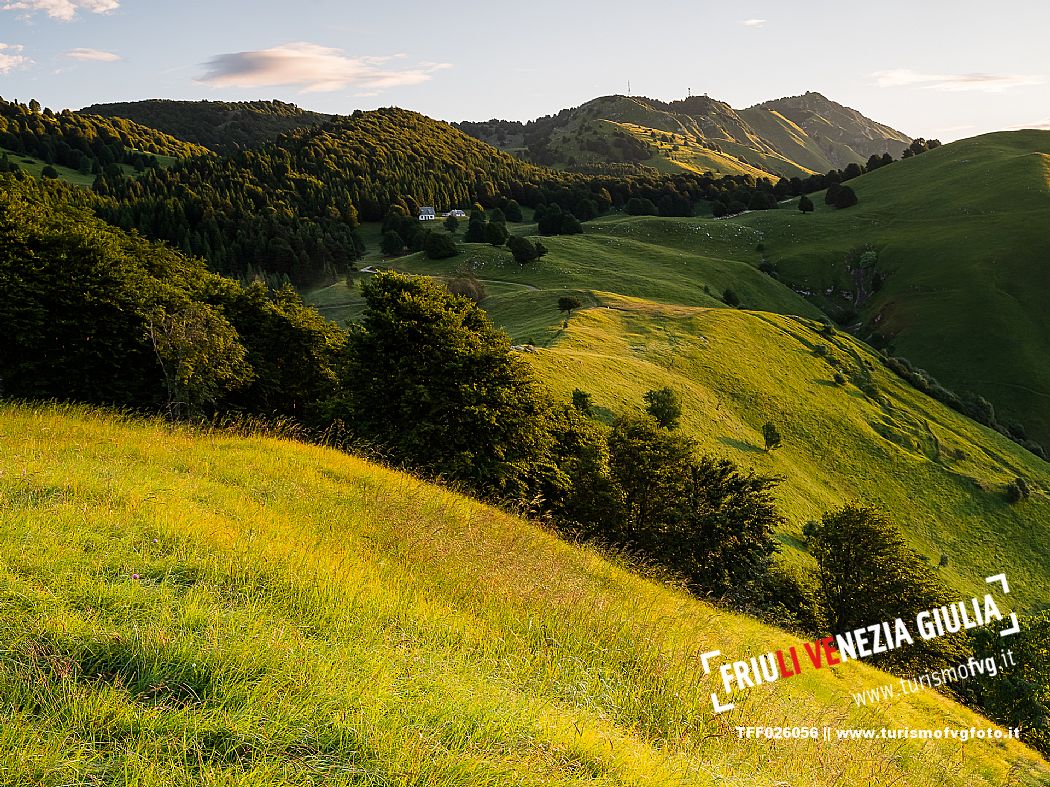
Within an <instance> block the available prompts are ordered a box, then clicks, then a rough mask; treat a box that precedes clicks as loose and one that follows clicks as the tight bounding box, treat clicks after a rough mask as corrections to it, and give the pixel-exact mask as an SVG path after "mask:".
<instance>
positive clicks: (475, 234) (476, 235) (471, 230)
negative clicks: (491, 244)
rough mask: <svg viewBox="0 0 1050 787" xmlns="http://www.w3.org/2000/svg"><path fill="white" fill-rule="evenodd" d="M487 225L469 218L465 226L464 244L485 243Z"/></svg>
mask: <svg viewBox="0 0 1050 787" xmlns="http://www.w3.org/2000/svg"><path fill="white" fill-rule="evenodd" d="M487 226H488V224H487V223H486V222H485V221H483V220H481V219H476V218H474V217H471V219H470V223H469V224H467V232H466V234H465V235H464V236H463V242H464V243H485V242H486V241H485V228H486V227H487Z"/></svg>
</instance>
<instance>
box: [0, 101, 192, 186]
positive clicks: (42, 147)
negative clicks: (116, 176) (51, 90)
mask: <svg viewBox="0 0 1050 787" xmlns="http://www.w3.org/2000/svg"><path fill="white" fill-rule="evenodd" d="M0 148H5V149H6V150H9V151H11V152H12V153H21V154H25V155H29V156H33V157H35V158H38V159H42V160H43V161H45V162H46V163H48V164H61V165H63V166H66V167H70V168H71V169H75V170H78V171H80V172H81V173H83V174H96V175H97V174H99V173H101V172H103V171H104V170H105V168H106V167H107V165H112V164H130V165H133V166H136V168H139V169H141V168H143V167H145V166H148V165H150V164H152V165H153V166H156V161H155V160H153V161H152V162H151V158H152V157H153V156H156V155H160V156H173V157H178V158H181V157H186V156H195V155H200V154H202V153H206V152H207V151H206V150H205V149H204V148H202V147H200V146H198V145H193V144H191V143H189V142H184V141H182V140H179V139H175V138H174V137H171V136H169V135H167V134H165V133H163V132H161V131H157V130H156V129H154V128H148V127H146V126H141V125H139V124H138V123H134V122H132V121H130V120H126V119H124V118H102V117H97V116H94V115H84V114H80V113H77V112H70V111H69V110H68V109H65V110H62V111H61V112H57V113H56V112H52V111H51V110H50V109H48V108H46V107H44V108H41V106H40V103H39V102H37V101H36V100H32V101H30V102H29V103H28V104H21V103H18V102H17V101H5V100H3V99H2V98H0ZM111 171H112V170H111Z"/></svg>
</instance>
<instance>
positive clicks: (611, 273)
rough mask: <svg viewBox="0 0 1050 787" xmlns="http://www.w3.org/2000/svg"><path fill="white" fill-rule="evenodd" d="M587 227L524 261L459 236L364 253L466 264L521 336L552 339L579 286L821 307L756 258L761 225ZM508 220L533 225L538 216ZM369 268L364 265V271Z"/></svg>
mask: <svg viewBox="0 0 1050 787" xmlns="http://www.w3.org/2000/svg"><path fill="white" fill-rule="evenodd" d="M584 226H585V232H584V234H583V235H574V236H563V237H553V238H542V239H541V240H542V242H543V244H544V245H545V246H547V247H548V249H549V252H548V254H547V255H546V256H544V257H543V258H541V259H540V260H538V261H536V262H533V263H529V264H527V265H524V266H522V265H519V264H518V263H516V262H515V261H514V258H513V257H512V256H511V254H510V252H509V251H507V250H506V249H496V248H494V247H492V246H489V245H487V244H483V243H461V244H460V253H459V254H458V255H457V256H455V257H452V258H450V259H447V260H436V261H435V260H428V259H426V257H425V256H424V255H423V254H411V255H407V256H405V257H400V258H397V259H392V260H385V261H382V262H380V261H379V260H368V262H369V263H376V264H382V265H383V266H386V267H394V268H397V269H399V270H404V271H407V272H409V273H419V274H425V275H431V276H438V277H442V278H448V277H449V276H453V275H455V274H457V273H462V272H469V273H471V274H472V275H474V276H476V277H477V278H478V279H480V280H481V281H482V282H483V283H484V284H485V287H486V293H487V295H488V296H489V297H488V298H487V299H486V300H485V301H483V302H482V306H483V307H484V308H485V309H486V310H487V311H488V312H489V313H490V314H491V315H492V317H493V319H494V320H495V321H496V322H497V323H498V324H499V325H500V326H501V327H503V328H504V329H505V330H506V331H507V332H508V333H510V335H511V337H512V338H513V339H515V340H516V341H527V340H529V339H534V340H535V341H536V343H539V344H546V343H547V342H548V341H550V339H551V338H552V337H554V336H555V335H556V333H557V331H558V330H559V329H560V326H561V323H562V318H563V315H561V314H559V312H558V306H557V303H558V298H559V297H560V296H561V295H566V294H573V295H576V296H577V297H579V298H580V299H581V301H582V302H583V303H585V304H588V303H593V302H594V298H593V296H592V295H591V292H592V291H593V290H600V291H604V292H617V293H621V294H623V295H628V296H633V297H640V298H647V299H650V300H653V301H658V302H661V303H668V304H685V305H690V306H723V305H724V304H723V303H722V301H721V300H720V299H721V297H722V295H723V293H724V291H725V290H726V289H732V290H733V291H734V292H735V293H736V294H737V295H738V296H739V298H740V300H741V302H742V304H743V305H744V306H746V307H749V308H754V309H762V310H765V311H771V312H779V313H785V314H799V315H804V316H810V317H817V316H819V314H820V312H819V310H818V309H816V307H814V306H813V305H812V304H810V303H808V302H807V301H806V300H805V299H803V298H802V297H800V296H799V295H797V294H796V293H794V292H793V291H791V290H790V289H789V288H788V287H786V286H784V285H783V284H781V283H780V282H778V281H776V280H775V279H773V278H771V277H769V276H767V275H766V274H764V273H761V272H759V271H758V270H756V268H755V267H754V263H756V262H758V261H759V260H760V259H761V254H760V253H759V252H757V251H756V246H757V243H758V241H759V238H760V236H759V234H758V233H757V232H756V231H755V230H752V229H751V228H749V227H741V226H739V225H736V224H732V223H729V222H716V221H709V220H704V219H661V218H653V217H644V216H623V215H618V216H611V217H607V218H602V219H598V220H595V221H590V222H587V223H586V224H585V225H584ZM512 228H513V229H514V230H515V231H516V232H518V233H521V234H533V233H534V232H535V225H518V226H513V225H512ZM365 275H367V274H365ZM309 299H310V301H311V302H312V303H313V304H314V305H316V306H317V307H318V309H319V310H320V311H321V312H322V313H323V314H324V315H325V316H327V317H329V318H330V319H333V320H336V321H338V322H343V321H345V320H347V319H356V318H357V317H358V316H359V315H360V313H361V309H362V303H361V299H360V296H359V295H358V294H357V293H356V292H355V287H352V286H348V285H347V284H346V283H345V282H339V283H337V284H335V285H333V286H331V287H328V288H326V289H323V290H320V291H318V292H315V293H311V294H310V296H309Z"/></svg>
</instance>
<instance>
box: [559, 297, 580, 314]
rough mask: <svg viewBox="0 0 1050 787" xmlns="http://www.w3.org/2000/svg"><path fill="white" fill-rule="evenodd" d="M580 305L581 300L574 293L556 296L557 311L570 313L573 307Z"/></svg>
mask: <svg viewBox="0 0 1050 787" xmlns="http://www.w3.org/2000/svg"><path fill="white" fill-rule="evenodd" d="M581 306H583V301H581V300H580V299H579V298H577V297H576V296H575V295H563V296H561V297H560V298H558V311H560V312H568V313H569V314H570V315H571V314H572V313H573V311H574V310H575V309H579V308H580V307H581Z"/></svg>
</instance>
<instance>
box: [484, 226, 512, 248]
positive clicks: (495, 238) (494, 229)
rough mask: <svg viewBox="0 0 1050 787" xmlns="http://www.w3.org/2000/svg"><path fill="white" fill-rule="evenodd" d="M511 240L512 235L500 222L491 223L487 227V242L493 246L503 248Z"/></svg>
mask: <svg viewBox="0 0 1050 787" xmlns="http://www.w3.org/2000/svg"><path fill="white" fill-rule="evenodd" d="M508 238H510V233H509V232H507V225H506V224H505V223H503V222H499V221H490V222H489V223H488V224H486V225H485V242H486V243H488V244H489V245H491V246H496V247H499V246H503V245H504V244H505V243H506V242H507V239H508Z"/></svg>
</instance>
